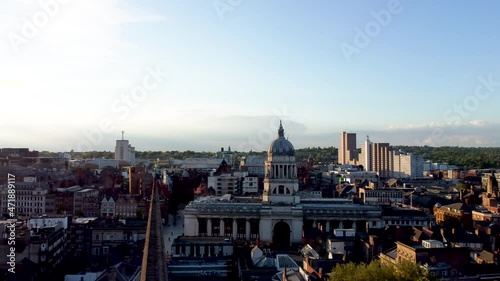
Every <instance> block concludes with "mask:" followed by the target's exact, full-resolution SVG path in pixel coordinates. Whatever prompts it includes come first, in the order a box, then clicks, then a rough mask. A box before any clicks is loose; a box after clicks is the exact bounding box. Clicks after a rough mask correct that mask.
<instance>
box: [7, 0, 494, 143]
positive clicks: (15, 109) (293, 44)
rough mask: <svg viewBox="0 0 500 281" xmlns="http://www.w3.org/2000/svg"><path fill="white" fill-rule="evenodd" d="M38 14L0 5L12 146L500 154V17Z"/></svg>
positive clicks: (123, 5)
mask: <svg viewBox="0 0 500 281" xmlns="http://www.w3.org/2000/svg"><path fill="white" fill-rule="evenodd" d="M40 3H49V4H45V5H44V4H40ZM40 3H39V2H36V1H13V0H11V1H6V2H3V3H2V4H0V23H1V24H0V33H1V34H2V35H3V38H4V40H2V41H0V61H2V67H1V68H0V93H2V94H3V95H2V98H3V104H5V105H8V106H6V107H5V109H4V114H5V116H7V117H6V120H7V122H2V125H0V129H1V130H2V134H0V143H1V144H2V145H1V146H2V147H30V148H31V149H36V150H49V151H70V150H75V151H81V150H85V151H88V150H100V151H102V150H106V151H113V148H114V143H115V140H117V139H120V138H121V131H122V130H124V131H125V132H126V133H125V138H126V139H128V140H130V142H131V144H132V145H134V146H135V147H136V149H137V150H138V151H146V150H188V149H189V150H197V151H217V150H218V149H220V147H222V146H223V147H227V146H228V145H230V146H231V147H232V148H233V149H234V150H244V151H248V150H250V149H252V150H259V151H262V150H265V149H266V148H267V145H268V144H269V142H270V141H271V140H272V139H274V138H275V134H276V133H275V132H276V131H275V130H276V128H277V123H278V122H279V120H283V124H284V127H285V134H286V136H287V137H288V138H289V139H290V140H291V141H292V142H293V143H294V145H295V146H296V147H297V148H302V147H312V146H321V147H327V146H335V147H339V138H338V136H339V134H340V133H341V132H342V131H346V132H354V133H357V135H358V143H357V146H358V147H360V146H361V142H362V141H363V140H364V139H365V137H364V136H365V135H370V139H371V140H372V141H374V142H389V143H391V144H394V145H431V146H441V145H451V146H457V145H458V146H499V145H500V144H499V142H498V139H499V137H500V120H498V117H497V116H496V114H495V113H496V112H495V109H496V106H497V104H498V102H499V101H500V97H499V95H498V92H499V91H500V82H497V81H500V70H499V66H498V65H497V64H496V62H497V61H498V58H499V52H498V51H497V49H498V48H497V46H498V43H499V39H498V38H497V37H496V34H495V31H496V30H495V28H494V27H496V26H498V24H499V23H500V19H498V17H496V15H495V11H496V10H497V9H495V7H497V8H498V6H499V5H500V4H498V3H494V2H493V3H481V2H479V3H476V2H465V1H463V2H461V5H455V4H454V2H452V1H442V2H439V3H434V2H433V3H432V5H431V4H430V2H415V1H409V0H408V1H404V0H401V1H370V2H366V1H349V2H341V1H335V2H330V1H317V2H314V3H306V2H294V3H286V2H284V1H277V2H273V3H268V2H264V1H244V0H241V1H226V0H215V1H190V2H176V1H168V2H163V1H147V2H141V3H139V2H136V1H106V2H102V1H56V0H53V1H42V2H40ZM285 3H286V4H285ZM430 30H431V31H430Z"/></svg>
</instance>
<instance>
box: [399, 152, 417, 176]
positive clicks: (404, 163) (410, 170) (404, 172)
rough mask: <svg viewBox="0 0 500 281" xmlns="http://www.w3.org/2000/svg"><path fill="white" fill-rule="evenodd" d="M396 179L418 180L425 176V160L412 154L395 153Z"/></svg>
mask: <svg viewBox="0 0 500 281" xmlns="http://www.w3.org/2000/svg"><path fill="white" fill-rule="evenodd" d="M393 157H394V161H393V162H394V177H396V178H417V177H422V176H424V158H423V157H422V155H415V154H412V153H407V154H405V153H401V152H394V156H393Z"/></svg>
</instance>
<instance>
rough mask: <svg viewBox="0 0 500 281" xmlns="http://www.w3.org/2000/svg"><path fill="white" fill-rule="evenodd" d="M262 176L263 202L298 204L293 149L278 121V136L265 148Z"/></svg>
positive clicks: (297, 186) (297, 184)
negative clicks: (265, 156) (265, 154)
mask: <svg viewBox="0 0 500 281" xmlns="http://www.w3.org/2000/svg"><path fill="white" fill-rule="evenodd" d="M265 171H266V176H265V178H264V194H263V196H262V201H263V202H264V203H284V204H299V203H300V197H299V196H298V195H297V192H298V191H299V182H298V180H297V166H296V165H295V149H294V148H293V145H292V143H291V142H289V141H288V140H287V139H285V132H284V130H283V125H282V124H281V121H280V127H279V129H278V138H277V139H275V140H274V141H273V142H272V143H271V144H270V145H269V148H268V149H267V160H266V162H265Z"/></svg>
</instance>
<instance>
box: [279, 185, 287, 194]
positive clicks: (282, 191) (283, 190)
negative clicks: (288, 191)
mask: <svg viewBox="0 0 500 281" xmlns="http://www.w3.org/2000/svg"><path fill="white" fill-rule="evenodd" d="M278 188H279V190H278V194H285V187H284V186H283V185H280V186H279V187H278Z"/></svg>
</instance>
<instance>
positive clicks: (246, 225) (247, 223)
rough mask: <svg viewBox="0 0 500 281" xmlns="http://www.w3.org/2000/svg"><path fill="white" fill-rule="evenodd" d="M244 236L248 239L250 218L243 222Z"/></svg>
mask: <svg viewBox="0 0 500 281" xmlns="http://www.w3.org/2000/svg"><path fill="white" fill-rule="evenodd" d="M245 236H246V237H245V238H246V239H247V240H249V239H250V220H247V221H246V223H245Z"/></svg>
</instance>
